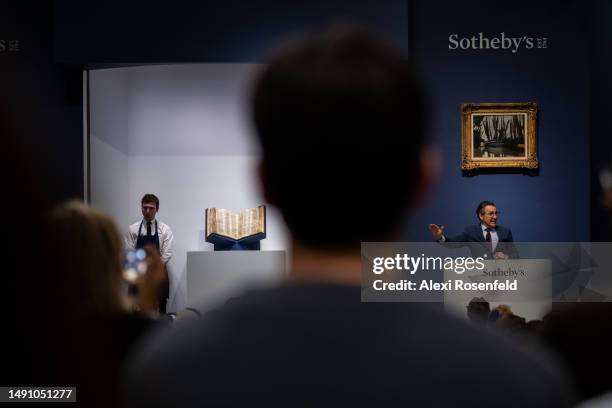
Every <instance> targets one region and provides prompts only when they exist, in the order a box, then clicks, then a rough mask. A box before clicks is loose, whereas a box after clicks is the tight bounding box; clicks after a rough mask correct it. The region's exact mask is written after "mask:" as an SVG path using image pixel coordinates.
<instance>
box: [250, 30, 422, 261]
mask: <svg viewBox="0 0 612 408" xmlns="http://www.w3.org/2000/svg"><path fill="white" fill-rule="evenodd" d="M253 114H254V122H255V127H256V131H257V134H258V136H259V139H260V141H261V146H262V149H263V164H262V167H261V176H262V180H263V184H264V189H265V194H266V198H267V200H268V201H270V202H271V203H272V204H275V205H277V206H278V207H279V209H280V211H281V212H282V214H283V216H284V218H285V221H286V222H287V225H288V227H289V229H290V230H291V233H292V236H293V239H294V241H295V242H298V243H299V244H301V245H304V246H307V247H310V248H317V249H339V248H342V247H354V246H356V244H358V243H359V242H361V241H382V240H385V239H388V238H389V237H390V235H392V234H393V233H394V232H395V231H396V230H397V229H398V228H399V223H400V222H401V219H402V217H403V215H404V210H405V209H406V208H407V207H408V206H410V205H412V204H415V203H416V201H417V198H418V197H419V196H420V195H421V193H422V191H423V186H424V185H425V184H427V174H426V173H427V171H426V170H425V167H426V166H427V160H426V158H424V154H423V149H424V146H425V124H426V123H427V119H428V118H427V114H426V107H425V97H424V93H423V91H422V89H421V86H420V82H419V80H418V78H417V76H416V74H415V71H414V70H413V68H412V67H411V66H410V65H409V64H408V63H407V62H406V61H405V60H404V59H403V57H402V54H401V52H400V51H399V50H398V49H395V48H393V47H392V46H390V45H388V44H387V43H386V42H384V41H383V40H382V39H380V38H378V37H376V36H374V35H373V34H372V33H370V32H368V31H366V30H364V29H361V28H356V27H353V26H350V25H340V26H335V27H333V28H331V29H329V30H327V31H323V32H319V33H316V34H312V35H310V36H308V37H306V38H305V39H302V40H300V41H298V42H294V43H291V44H287V45H286V47H285V48H282V49H281V50H280V51H279V52H278V53H277V54H276V55H275V56H274V57H273V58H272V59H271V60H270V64H269V65H268V66H267V67H266V68H265V69H264V70H263V72H262V73H261V75H260V77H259V78H258V81H257V83H256V87H255V90H254V96H253Z"/></svg>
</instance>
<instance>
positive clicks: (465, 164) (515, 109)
mask: <svg viewBox="0 0 612 408" xmlns="http://www.w3.org/2000/svg"><path fill="white" fill-rule="evenodd" d="M537 112H538V107H537V105H536V104H535V103H534V102H526V103H464V104H462V105H461V170H478V169H494V168H525V169H537V168H538V166H539V162H538V146H537V138H536V133H537V132H536V117H537ZM474 114H485V115H486V114H489V115H517V114H524V115H525V121H524V123H525V129H524V138H525V140H524V141H525V143H524V144H525V146H524V152H525V155H524V157H515V156H513V157H507V158H505V157H475V156H474V153H473V150H474V140H473V138H474V131H473V120H472V117H473V115H474ZM506 140H507V139H506Z"/></svg>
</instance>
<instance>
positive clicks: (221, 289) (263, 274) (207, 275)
mask: <svg viewBox="0 0 612 408" xmlns="http://www.w3.org/2000/svg"><path fill="white" fill-rule="evenodd" d="M285 265H286V259H285V251H191V252H187V307H193V308H195V309H197V310H199V311H200V312H202V313H203V312H206V311H207V310H210V309H211V308H213V307H216V306H219V305H222V304H223V303H225V302H226V301H227V300H228V299H229V298H232V297H235V296H240V295H241V294H242V293H243V292H244V291H245V290H248V289H249V288H254V287H255V288H257V287H262V286H270V285H275V284H279V283H280V282H282V280H283V278H284V275H285V270H286V266H285Z"/></svg>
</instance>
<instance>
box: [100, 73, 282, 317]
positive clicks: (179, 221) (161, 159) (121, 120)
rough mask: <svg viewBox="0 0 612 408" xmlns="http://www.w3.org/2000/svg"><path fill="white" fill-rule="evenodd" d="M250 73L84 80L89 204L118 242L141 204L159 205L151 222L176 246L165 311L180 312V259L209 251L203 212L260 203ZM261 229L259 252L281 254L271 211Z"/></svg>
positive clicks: (274, 214) (182, 278) (182, 284)
mask: <svg viewBox="0 0 612 408" xmlns="http://www.w3.org/2000/svg"><path fill="white" fill-rule="evenodd" d="M257 68H258V66H257V65H253V64H189V65H158V66H147V67H130V68H119V69H109V70H98V71H94V72H93V73H92V75H91V77H90V83H91V101H92V103H91V112H90V115H91V116H90V117H91V121H92V129H94V130H96V129H99V131H98V132H95V131H94V132H92V133H93V134H94V135H93V136H94V137H95V140H94V147H93V148H92V159H91V160H92V164H93V163H95V166H92V204H93V205H94V206H96V207H99V208H101V209H103V210H104V211H106V212H108V213H110V214H111V215H112V216H113V217H114V218H115V220H116V221H117V223H118V225H119V227H120V229H121V231H122V233H123V232H125V230H126V229H127V225H128V224H129V223H130V222H135V221H137V220H138V219H140V217H141V214H140V198H141V197H142V195H143V194H145V193H154V194H156V195H157V196H158V197H159V198H160V211H159V214H158V218H159V220H161V221H163V222H166V223H167V224H169V225H170V227H171V228H172V230H173V232H174V237H175V240H174V256H173V258H172V260H171V261H170V265H169V268H170V273H171V286H170V304H169V310H170V311H172V310H174V311H176V310H181V309H182V308H183V307H184V306H185V301H186V293H187V292H186V290H187V288H186V274H185V262H186V254H187V251H194V250H212V245H210V244H208V243H206V242H204V210H205V208H207V207H222V208H229V209H233V210H241V209H244V208H250V207H255V206H257V205H259V204H262V203H264V201H263V197H262V195H261V191H260V189H259V184H258V181H257V178H256V171H255V167H256V164H257V162H258V160H259V159H258V157H259V154H258V148H257V144H256V143H255V141H254V138H253V136H252V133H251V127H250V124H249V120H248V115H247V109H246V107H247V103H248V100H247V97H248V90H249V89H248V84H249V83H250V80H251V78H252V74H253V72H254V70H255V69H257ZM92 139H93V138H92ZM109 140H114V141H115V142H114V143H113V144H114V145H115V146H114V147H113V146H110V144H109V142H108V141H109ZM267 220H268V238H267V239H265V240H264V241H262V250H271V249H279V250H287V238H288V236H287V233H286V230H285V227H284V223H283V221H282V219H281V217H280V215H279V214H278V212H277V211H276V210H275V209H274V208H271V207H268V218H267Z"/></svg>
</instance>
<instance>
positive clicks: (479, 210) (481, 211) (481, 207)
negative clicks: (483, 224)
mask: <svg viewBox="0 0 612 408" xmlns="http://www.w3.org/2000/svg"><path fill="white" fill-rule="evenodd" d="M487 205H492V206H494V207H495V203H494V202H493V201H487V200H485V201H481V202H480V204H478V207H476V217H477V218H478V219H480V216H481V215H482V214H484V209H485V207H486V206H487Z"/></svg>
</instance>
